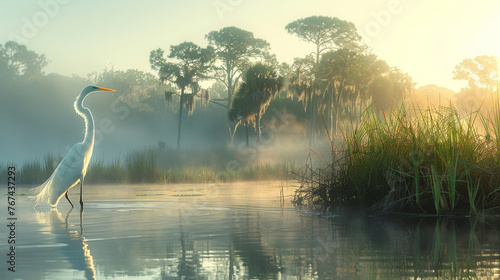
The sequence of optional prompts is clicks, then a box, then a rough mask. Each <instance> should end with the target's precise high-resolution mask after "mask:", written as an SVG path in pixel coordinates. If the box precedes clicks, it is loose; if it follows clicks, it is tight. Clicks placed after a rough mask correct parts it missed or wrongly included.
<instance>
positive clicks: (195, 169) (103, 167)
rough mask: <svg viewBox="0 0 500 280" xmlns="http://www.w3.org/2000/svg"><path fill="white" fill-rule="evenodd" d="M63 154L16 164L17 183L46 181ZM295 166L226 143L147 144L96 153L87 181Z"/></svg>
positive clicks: (2, 170) (217, 178)
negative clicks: (248, 156)
mask: <svg viewBox="0 0 500 280" xmlns="http://www.w3.org/2000/svg"><path fill="white" fill-rule="evenodd" d="M62 158H63V155H53V154H47V155H45V156H44V157H43V158H37V159H34V160H32V161H27V162H24V163H22V164H20V165H16V169H17V171H16V183H17V184H33V185H36V184H41V183H43V182H44V181H45V180H46V179H47V178H48V177H49V176H50V175H51V174H52V172H53V170H54V169H55V168H56V167H57V165H58V164H59V162H60V161H61V160H62ZM7 166H8V165H7V164H3V165H0V174H7ZM292 170H295V166H294V164H293V162H289V161H283V162H279V163H275V164H271V163H259V162H258V161H257V160H254V161H252V162H250V163H248V162H246V161H245V157H244V155H240V153H238V152H237V151H231V150H230V149H226V148H223V147H221V148H216V149H212V150H210V149H208V150H191V151H181V152H179V151H176V150H169V149H158V148H156V149H155V148H146V149H141V150H135V151H131V152H129V153H128V154H126V155H125V156H124V157H123V159H122V158H121V157H117V158H115V159H113V160H107V161H106V160H104V159H102V158H99V157H96V156H95V155H94V157H93V159H92V161H91V163H90V166H89V170H88V172H87V175H86V177H85V182H86V183H91V184H114V183H132V184H140V183H162V184H163V183H204V182H225V181H236V180H274V179H285V178H287V176H288V175H289V172H290V171H292ZM4 177H5V176H4ZM4 177H0V180H3V181H4V179H5V180H6V177H5V178H4ZM3 181H0V182H3ZM3 183H5V182H3Z"/></svg>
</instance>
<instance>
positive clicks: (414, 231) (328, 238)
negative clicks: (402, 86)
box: [0, 182, 500, 279]
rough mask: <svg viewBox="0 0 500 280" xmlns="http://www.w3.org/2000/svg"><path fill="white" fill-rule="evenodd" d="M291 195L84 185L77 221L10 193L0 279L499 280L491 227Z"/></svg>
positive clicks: (263, 186)
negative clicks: (323, 207)
mask: <svg viewBox="0 0 500 280" xmlns="http://www.w3.org/2000/svg"><path fill="white" fill-rule="evenodd" d="M280 186H284V188H283V192H284V195H285V199H284V201H282V200H281V199H280V192H281V187H280ZM294 190H295V186H294V185H293V184H290V183H288V184H287V183H279V182H277V183H269V182H267V183H262V182H260V183H259V182H251V183H230V184H183V185H181V184H179V185H139V186H138V185H113V186H108V185H95V186H91V185H88V186H86V188H85V189H84V193H85V196H86V197H85V200H86V204H85V211H84V212H83V213H80V208H79V207H76V208H74V209H73V210H70V207H68V203H67V202H66V201H65V200H63V201H61V203H60V205H59V207H58V210H51V209H50V207H38V208H37V209H33V208H32V205H33V201H32V200H31V198H30V197H29V196H17V197H16V199H17V200H16V202H17V205H16V211H17V212H16V217H17V219H18V220H17V221H16V224H17V226H16V245H17V246H16V272H14V273H12V272H9V271H8V270H7V264H6V261H5V260H7V256H6V254H7V253H8V246H7V235H8V233H7V231H6V230H5V228H6V225H7V224H8V223H7V211H6V209H4V210H2V211H0V218H1V220H2V221H3V222H2V223H3V224H5V225H3V226H2V228H4V229H3V230H2V231H0V232H2V233H3V234H2V238H1V239H0V250H1V253H2V255H3V256H4V257H3V259H4V261H2V266H1V269H2V271H0V279H463V278H466V279H498V278H500V235H499V226H498V223H496V222H489V223H483V222H481V223H480V222H475V221H471V220H469V219H464V220H435V219H427V220H408V219H405V220H403V219H394V218H393V219H381V218H373V217H367V216H356V215H352V214H343V215H338V216H337V215H321V214H320V213H319V212H314V211H310V210H309V211H307V210H303V209H296V208H295V207H294V206H293V205H292V204H291V203H290V199H291V195H292V194H293V191H294ZM23 192H24V193H26V190H25V189H24V190H23V189H22V188H20V187H18V193H23ZM71 198H72V200H73V201H74V202H77V201H78V190H76V189H75V190H73V191H72V195H71ZM3 200H4V201H2V205H5V207H2V208H7V207H6V205H7V197H6V196H4V198H3Z"/></svg>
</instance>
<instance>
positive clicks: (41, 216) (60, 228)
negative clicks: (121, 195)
mask: <svg viewBox="0 0 500 280" xmlns="http://www.w3.org/2000/svg"><path fill="white" fill-rule="evenodd" d="M72 211H73V208H71V209H70V210H69V212H68V213H67V214H66V217H65V218H63V216H62V215H61V213H60V212H59V211H58V210H57V208H52V209H51V210H50V211H48V212H42V213H37V218H38V221H39V222H40V223H43V224H45V225H47V226H48V227H49V229H48V232H50V234H51V235H52V236H53V237H54V242H55V243H56V244H64V245H65V246H61V247H57V248H58V249H59V251H60V252H61V254H62V255H64V259H65V260H67V261H68V263H69V264H70V265H71V269H73V270H75V271H82V272H83V273H84V277H85V279H96V274H95V269H94V260H93V258H92V255H91V253H90V250H89V248H88V245H87V239H86V238H85V236H84V231H83V211H80V232H78V230H76V229H75V225H71V223H70V216H71V215H70V214H71V212H72ZM48 276H49V278H51V277H50V275H48Z"/></svg>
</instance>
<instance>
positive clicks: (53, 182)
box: [36, 143, 85, 206]
mask: <svg viewBox="0 0 500 280" xmlns="http://www.w3.org/2000/svg"><path fill="white" fill-rule="evenodd" d="M84 157H85V151H84V149H83V145H82V144H81V143H78V144H76V145H74V146H73V147H72V148H71V150H70V151H69V152H68V154H67V155H66V156H65V157H64V159H63V160H62V161H61V163H59V165H58V166H57V167H56V169H55V170H54V172H53V173H52V175H51V176H50V177H49V179H47V181H45V183H43V184H42V185H41V186H40V187H38V188H37V190H39V193H38V195H37V196H36V203H37V204H38V203H39V202H40V201H48V202H49V203H50V204H51V205H52V206H56V205H57V202H58V201H59V199H60V198H61V197H62V195H63V194H64V193H65V192H66V191H67V190H68V189H69V188H71V187H73V186H74V185H76V184H77V183H78V182H79V180H80V175H81V174H82V170H83V164H84V163H83V162H84Z"/></svg>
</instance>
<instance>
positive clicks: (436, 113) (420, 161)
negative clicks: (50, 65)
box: [295, 102, 500, 215]
mask: <svg viewBox="0 0 500 280" xmlns="http://www.w3.org/2000/svg"><path fill="white" fill-rule="evenodd" d="M493 109H494V110H493V111H492V112H491V114H490V115H489V116H487V115H485V113H483V112H482V111H481V110H477V111H474V112H471V113H469V114H465V115H464V114H462V113H460V111H459V110H458V109H457V108H456V107H454V106H453V105H450V106H447V107H444V106H440V107H433V108H429V109H419V108H416V107H410V108H409V106H408V105H407V106H402V107H400V108H399V110H395V111H391V112H388V113H377V112H375V111H374V110H371V108H370V109H368V110H366V111H365V112H364V113H363V115H362V117H361V119H360V121H359V123H357V124H356V125H354V126H353V127H352V128H350V129H347V128H345V130H344V131H342V133H339V135H340V136H339V138H340V139H338V140H339V143H341V144H340V147H337V146H335V145H333V144H332V158H333V161H332V162H333V163H332V164H331V165H329V166H328V167H327V168H324V169H318V170H313V169H311V168H310V167H309V166H305V167H304V168H303V169H302V170H301V171H300V172H299V173H298V175H299V177H300V178H301V180H302V183H303V184H302V187H301V188H300V189H299V190H298V191H297V194H296V198H295V199H296V201H297V202H305V201H309V202H314V203H326V204H328V205H335V206H339V207H340V206H345V207H357V208H364V209H371V210H375V211H379V212H384V213H387V212H407V213H422V214H431V215H447V214H477V213H479V212H480V213H484V212H485V211H486V210H493V209H496V208H498V207H499V206H500V168H499V165H498V162H499V156H500V147H499V143H498V141H499V139H500V107H499V105H498V102H497V103H495V105H494V108H493Z"/></svg>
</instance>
